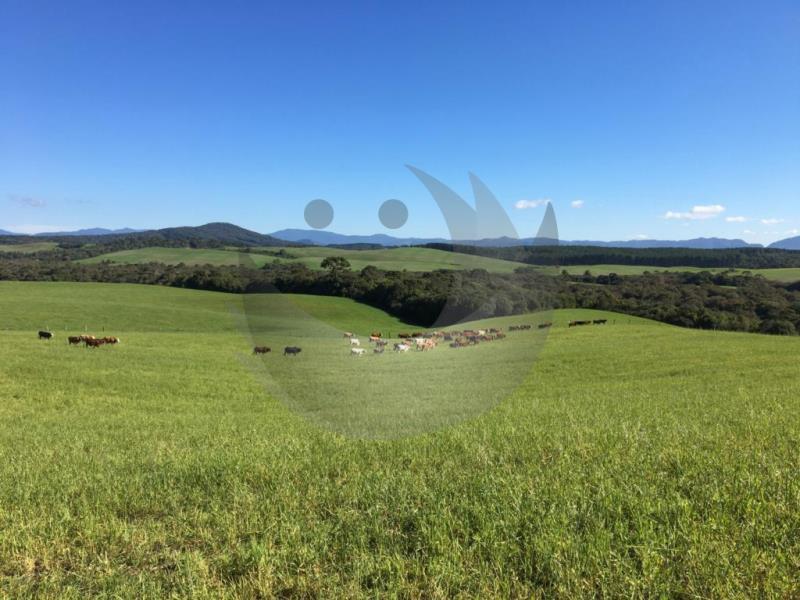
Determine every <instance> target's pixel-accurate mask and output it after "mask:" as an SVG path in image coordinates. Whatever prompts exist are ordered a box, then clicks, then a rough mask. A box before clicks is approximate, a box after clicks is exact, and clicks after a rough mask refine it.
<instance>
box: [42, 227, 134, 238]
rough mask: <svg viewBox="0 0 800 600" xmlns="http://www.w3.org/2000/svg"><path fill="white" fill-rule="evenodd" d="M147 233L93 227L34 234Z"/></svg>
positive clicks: (50, 235)
mask: <svg viewBox="0 0 800 600" xmlns="http://www.w3.org/2000/svg"><path fill="white" fill-rule="evenodd" d="M142 231H147V230H146V229H130V228H129V227H125V228H123V229H105V228H103V227H92V228H91V229H78V230H76V231H52V232H47V233H37V234H34V235H35V236H36V237H66V236H79V235H118V234H125V233H140V232H142Z"/></svg>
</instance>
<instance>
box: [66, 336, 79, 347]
mask: <svg viewBox="0 0 800 600" xmlns="http://www.w3.org/2000/svg"><path fill="white" fill-rule="evenodd" d="M82 341H83V339H81V336H79V335H71V336H69V337H68V338H67V342H68V343H69V345H70V346H77V345H78V344H80V343H81V342H82Z"/></svg>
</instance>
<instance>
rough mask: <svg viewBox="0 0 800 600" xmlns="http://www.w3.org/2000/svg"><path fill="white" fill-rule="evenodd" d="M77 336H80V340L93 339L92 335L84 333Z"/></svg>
mask: <svg viewBox="0 0 800 600" xmlns="http://www.w3.org/2000/svg"><path fill="white" fill-rule="evenodd" d="M78 337H79V338H81V341H82V342H85V341H86V340H93V339H94V336H93V335H86V334H85V333H84V334H81V335H79V336H78Z"/></svg>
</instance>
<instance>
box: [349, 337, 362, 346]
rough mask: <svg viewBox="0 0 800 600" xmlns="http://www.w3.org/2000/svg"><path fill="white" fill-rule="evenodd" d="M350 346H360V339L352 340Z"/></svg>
mask: <svg viewBox="0 0 800 600" xmlns="http://www.w3.org/2000/svg"><path fill="white" fill-rule="evenodd" d="M350 345H351V346H360V345H361V342H360V341H359V340H358V338H350Z"/></svg>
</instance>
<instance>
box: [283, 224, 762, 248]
mask: <svg viewBox="0 0 800 600" xmlns="http://www.w3.org/2000/svg"><path fill="white" fill-rule="evenodd" d="M270 235H271V236H272V237H275V238H278V239H281V240H286V241H289V242H296V243H301V244H314V245H317V246H330V245H346V244H377V245H381V246H417V245H421V244H451V243H458V244H466V245H470V246H481V247H507V246H521V245H522V246H530V245H542V244H551V243H553V240H543V239H537V238H519V239H516V238H509V237H502V238H492V239H484V240H457V241H456V240H449V239H445V238H396V237H392V236H390V235H383V234H375V235H344V234H341V233H334V232H332V231H316V230H311V229H282V230H280V231H276V232H274V233H272V234H270ZM558 243H559V244H562V245H565V246H602V247H605V248H695V249H721V248H761V247H762V246H761V244H748V243H747V242H745V241H744V240H738V239H736V240H729V239H724V238H695V239H692V240H675V241H665V240H628V241H616V242H599V241H595V240H572V241H566V240H559V241H558Z"/></svg>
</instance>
